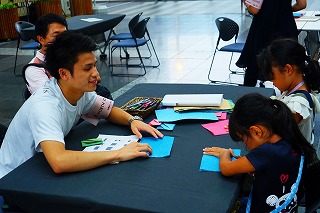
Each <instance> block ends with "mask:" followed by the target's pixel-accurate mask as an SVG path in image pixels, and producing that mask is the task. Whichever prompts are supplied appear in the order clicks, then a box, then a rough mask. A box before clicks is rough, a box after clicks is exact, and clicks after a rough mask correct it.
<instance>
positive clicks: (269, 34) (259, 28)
mask: <svg viewBox="0 0 320 213" xmlns="http://www.w3.org/2000/svg"><path fill="white" fill-rule="evenodd" d="M244 3H245V5H246V7H247V9H248V11H249V12H250V13H251V14H253V20H252V23H251V26H250V30H249V33H248V37H247V39H246V42H245V46H244V48H243V50H242V53H241V55H240V58H239V60H238V61H237V62H236V65H237V66H238V67H241V68H246V72H245V76H244V82H243V85H244V86H252V87H254V86H256V84H257V80H258V79H259V76H258V65H257V61H256V56H257V54H258V53H259V51H260V50H261V49H262V48H264V47H266V46H267V45H268V44H270V42H271V41H272V40H274V39H276V38H279V37H286V38H294V39H296V40H298V30H297V26H296V23H295V20H294V17H293V14H292V12H293V11H299V10H302V9H304V8H306V6H307V1H306V0H296V2H295V4H293V5H292V1H291V0H282V1H279V0H265V1H263V0H258V1H257V0H245V1H244ZM259 80H260V79H259Z"/></svg>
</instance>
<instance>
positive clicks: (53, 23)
mask: <svg viewBox="0 0 320 213" xmlns="http://www.w3.org/2000/svg"><path fill="white" fill-rule="evenodd" d="M67 29H68V24H67V21H66V19H65V18H63V17H62V16H59V15H57V14H54V13H49V14H47V15H44V16H41V17H40V18H39V20H38V21H37V23H36V26H35V30H36V35H37V40H38V42H39V43H40V44H41V49H40V50H38V51H37V53H36V56H35V57H34V58H33V59H32V60H31V61H30V63H36V64H44V63H45V54H46V50H47V47H48V45H49V44H51V43H52V42H53V41H54V39H55V38H56V37H57V35H59V34H60V33H62V32H64V31H66V30H67ZM25 78H26V81H27V82H28V84H27V87H28V90H29V91H30V93H31V94H33V93H34V92H35V91H37V90H38V89H39V88H41V87H42V86H43V85H44V83H45V82H46V81H48V80H49V78H51V75H50V73H49V72H48V71H47V70H45V69H44V68H40V67H35V66H29V67H28V68H27V69H26V71H25Z"/></svg>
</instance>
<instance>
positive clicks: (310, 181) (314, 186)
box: [304, 161, 320, 212]
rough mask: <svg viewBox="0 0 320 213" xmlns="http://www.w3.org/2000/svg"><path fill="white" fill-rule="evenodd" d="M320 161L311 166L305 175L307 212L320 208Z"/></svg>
mask: <svg viewBox="0 0 320 213" xmlns="http://www.w3.org/2000/svg"><path fill="white" fill-rule="evenodd" d="M319 181H320V161H318V162H317V163H315V164H313V165H312V166H310V167H309V168H308V169H307V171H306V174H305V181H304V186H305V198H306V210H307V212H314V211H315V210H316V209H317V208H319V207H320V182H319Z"/></svg>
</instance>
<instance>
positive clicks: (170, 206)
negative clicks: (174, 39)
mask: <svg viewBox="0 0 320 213" xmlns="http://www.w3.org/2000/svg"><path fill="white" fill-rule="evenodd" d="M248 92H260V93H261V94H263V95H266V96H270V95H272V94H273V93H274V91H273V90H272V89H262V88H247V87H235V86H213V85H199V84H197V85H186V84H140V85H136V86H134V87H133V88H132V89H131V90H129V91H128V92H126V93H125V94H123V95H122V96H120V97H119V98H117V99H116V101H115V104H116V105H117V106H122V105H124V104H125V103H126V102H127V101H129V100H131V99H132V98H134V97H138V96H142V97H143V96H144V97H145V96H147V97H163V96H164V95H165V94H169V93H171V94H172V93H181V94H183V93H194V94H196V93H223V94H224V98H226V99H232V100H234V101H236V100H237V99H238V98H239V97H240V96H242V95H243V94H246V93H248ZM154 117H155V116H154V114H153V115H150V116H149V117H148V118H147V119H146V122H149V121H150V120H151V119H153V118H154ZM203 123H206V121H183V122H178V123H177V125H176V127H175V129H174V130H173V131H163V133H164V134H165V135H168V136H173V137H174V138H175V139H174V144H173V147H172V151H171V155H170V157H167V158H148V159H135V160H132V161H128V162H120V163H119V164H118V165H106V166H102V167H100V168H96V169H93V170H90V171H85V172H79V173H70V174H62V175H57V174H54V172H53V171H52V170H51V168H50V166H49V165H48V163H47V162H46V160H45V158H44V156H43V154H42V153H38V154H36V155H35V156H34V157H32V158H31V159H30V160H29V161H27V162H25V163H24V164H22V165H21V166H20V167H18V168H17V169H15V170H14V171H12V172H11V173H9V174H8V175H6V176H5V177H3V178H2V179H0V194H1V195H3V196H4V197H5V200H6V201H7V202H8V203H9V205H10V204H11V205H16V206H18V207H20V208H22V209H23V210H25V211H27V212H77V213H79V212H127V211H128V212H230V211H231V209H232V206H233V205H234V203H235V200H236V198H237V196H238V195H239V191H240V186H241V180H242V176H241V175H238V176H234V177H224V176H223V175H222V174H221V173H217V172H200V171H199V167H200V162H201V158H202V149H203V148H204V147H207V146H222V147H226V148H229V147H231V148H239V146H238V145H237V144H236V143H235V142H233V141H231V139H230V136H229V135H223V136H213V135H212V134H211V133H209V132H208V131H207V130H205V129H204V128H203V127H202V126H201V125H200V124H203ZM98 134H114V135H130V134H132V133H131V131H130V129H129V128H128V127H127V126H117V125H113V124H110V123H108V122H107V121H100V123H99V124H98V126H97V127H94V126H92V125H90V124H89V123H87V122H83V123H82V124H80V125H78V126H76V127H75V128H74V129H73V130H72V131H71V132H70V133H69V135H68V136H67V137H66V146H67V148H68V149H75V150H81V149H82V148H81V144H80V140H83V139H87V138H92V137H97V136H98Z"/></svg>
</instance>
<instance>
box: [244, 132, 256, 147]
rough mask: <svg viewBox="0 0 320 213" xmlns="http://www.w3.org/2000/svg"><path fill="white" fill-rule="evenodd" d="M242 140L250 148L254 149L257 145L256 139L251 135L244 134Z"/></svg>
mask: <svg viewBox="0 0 320 213" xmlns="http://www.w3.org/2000/svg"><path fill="white" fill-rule="evenodd" d="M242 141H243V143H244V144H245V145H246V146H247V147H248V148H249V150H253V149H254V148H256V147H257V146H256V145H255V144H256V142H255V140H254V139H253V138H251V137H250V136H247V135H244V136H242Z"/></svg>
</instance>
